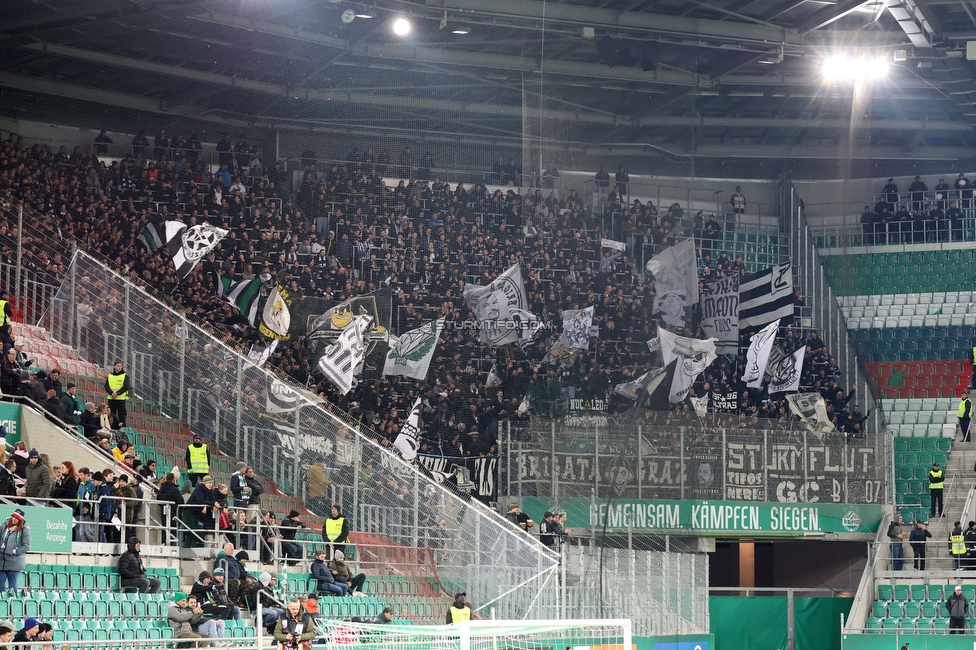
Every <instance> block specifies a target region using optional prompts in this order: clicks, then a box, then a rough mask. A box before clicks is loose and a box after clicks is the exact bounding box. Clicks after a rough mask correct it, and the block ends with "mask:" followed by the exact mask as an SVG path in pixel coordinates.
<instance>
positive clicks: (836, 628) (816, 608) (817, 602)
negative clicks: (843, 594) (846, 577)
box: [793, 598, 854, 650]
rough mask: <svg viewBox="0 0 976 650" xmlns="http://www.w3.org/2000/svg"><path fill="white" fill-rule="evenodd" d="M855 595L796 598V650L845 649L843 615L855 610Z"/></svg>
mask: <svg viewBox="0 0 976 650" xmlns="http://www.w3.org/2000/svg"><path fill="white" fill-rule="evenodd" d="M853 603H854V599H853V598H795V599H794V600H793V624H794V628H795V631H794V640H793V647H794V649H795V650H841V642H840V615H841V614H843V615H844V620H847V615H848V614H850V612H851V605H852V604H853Z"/></svg>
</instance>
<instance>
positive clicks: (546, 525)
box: [539, 510, 556, 548]
mask: <svg viewBox="0 0 976 650" xmlns="http://www.w3.org/2000/svg"><path fill="white" fill-rule="evenodd" d="M552 517H553V515H552V513H551V512H549V511H548V510H546V512H545V513H544V514H543V515H542V521H541V522H540V523H539V542H541V543H542V545H543V546H545V547H547V548H552V547H553V546H554V545H555V544H556V536H555V535H553V534H552V531H551V529H550V526H551V524H552Z"/></svg>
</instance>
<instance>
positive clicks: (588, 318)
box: [559, 307, 593, 350]
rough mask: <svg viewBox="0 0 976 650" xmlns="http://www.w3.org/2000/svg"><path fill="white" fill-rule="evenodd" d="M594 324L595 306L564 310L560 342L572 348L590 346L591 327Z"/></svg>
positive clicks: (577, 348) (579, 348) (583, 348)
mask: <svg viewBox="0 0 976 650" xmlns="http://www.w3.org/2000/svg"><path fill="white" fill-rule="evenodd" d="M592 325H593V307H587V308H586V309H566V310H564V311H563V333H562V336H560V337H559V341H560V343H562V344H563V345H565V346H566V347H567V348H569V349H570V350H585V349H587V348H588V347H590V327H591V326H592Z"/></svg>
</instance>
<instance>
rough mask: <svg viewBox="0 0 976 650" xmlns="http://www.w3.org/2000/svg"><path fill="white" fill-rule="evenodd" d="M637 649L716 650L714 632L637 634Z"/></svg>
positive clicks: (635, 643) (635, 638)
mask: <svg viewBox="0 0 976 650" xmlns="http://www.w3.org/2000/svg"><path fill="white" fill-rule="evenodd" d="M634 646H635V647H636V648H637V650H714V648H715V635H714V634H675V635H673V636H635V637H634Z"/></svg>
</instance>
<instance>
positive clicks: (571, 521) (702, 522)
mask: <svg viewBox="0 0 976 650" xmlns="http://www.w3.org/2000/svg"><path fill="white" fill-rule="evenodd" d="M557 506H558V507H557ZM546 510H558V511H560V512H565V513H566V527H567V528H569V529H573V528H577V529H579V528H595V529H597V530H603V529H604V527H606V530H607V532H611V533H626V532H627V531H628V529H630V531H631V532H634V533H647V534H650V533H659V532H662V531H666V532H681V533H685V534H688V535H704V536H719V535H727V534H734V535H739V534H744V535H749V536H750V537H752V536H756V537H766V536H768V537H782V536H803V535H805V534H808V533H840V534H871V535H873V534H876V533H877V532H878V526H879V525H880V523H881V516H882V512H881V506H880V505H857V504H834V503H818V504H806V505H779V504H775V503H733V502H731V501H649V500H638V499H620V500H617V499H612V500H610V501H609V502H607V501H594V500H591V499H587V498H574V499H560V500H559V502H558V504H557V503H556V502H555V501H548V500H544V499H538V498H536V497H523V498H522V512H524V513H525V514H527V515H528V516H529V517H530V518H532V519H533V520H534V521H542V515H543V514H544V513H545V511H546Z"/></svg>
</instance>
